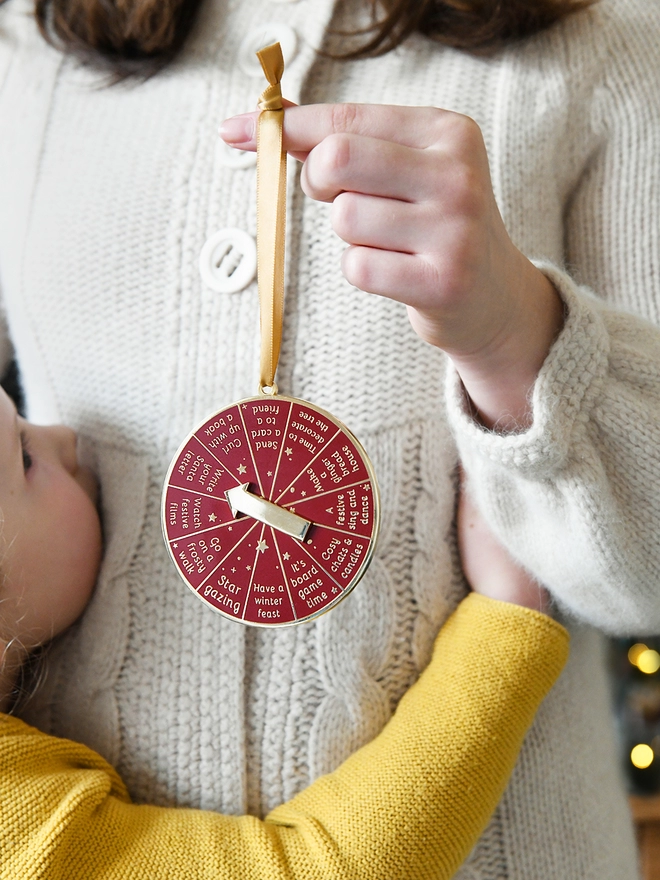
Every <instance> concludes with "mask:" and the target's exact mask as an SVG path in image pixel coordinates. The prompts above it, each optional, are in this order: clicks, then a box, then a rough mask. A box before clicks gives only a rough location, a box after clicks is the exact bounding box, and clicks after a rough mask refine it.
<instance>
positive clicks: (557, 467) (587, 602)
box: [446, 0, 660, 633]
mask: <svg viewBox="0 0 660 880" xmlns="http://www.w3.org/2000/svg"><path fill="white" fill-rule="evenodd" d="M610 9H611V12H610V15H611V17H612V18H611V20H610V22H609V25H610V26H609V28H606V29H605V31H604V33H603V36H602V37H601V39H602V40H607V41H608V43H607V51H605V52H604V57H605V59H606V60H605V64H604V77H603V79H602V81H601V82H600V83H599V85H598V87H597V88H596V90H595V92H594V94H593V96H591V102H590V105H589V106H587V107H585V108H584V116H585V117H587V118H591V120H592V122H591V125H592V128H593V132H592V133H593V134H594V138H595V142H596V143H597V144H598V148H597V150H596V153H595V155H590V156H589V157H588V162H587V163H586V165H585V167H584V168H583V171H582V174H581V176H580V179H579V182H578V185H577V186H576V187H575V189H574V191H573V192H571V193H570V194H569V197H568V199H567V200H566V204H565V206H564V207H565V217H566V226H565V241H566V263H567V265H569V266H570V267H571V273H572V277H571V276H569V275H568V274H566V273H565V272H563V271H561V270H560V269H558V268H556V267H553V266H551V265H549V264H547V263H538V265H539V266H540V268H541V269H542V270H543V271H544V272H545V273H546V274H547V275H548V277H549V278H550V279H551V280H552V281H553V283H554V284H555V286H556V288H557V290H558V291H559V293H560V295H561V296H562V298H563V300H564V303H565V306H566V313H567V319H566V324H565V327H564V329H563V332H562V333H561V335H560V337H559V338H558V340H557V342H556V344H555V345H554V347H553V349H552V350H551V352H550V354H549V356H548V358H547V359H546V363H545V364H544V366H543V368H542V370H541V372H540V374H539V377H538V380H537V382H536V385H535V387H534V389H533V397H532V407H533V425H532V427H531V429H530V430H528V431H527V432H526V433H523V434H518V435H500V434H497V433H494V432H489V431H487V430H485V429H483V428H482V427H481V426H479V425H477V424H476V423H475V422H474V420H473V419H472V417H471V415H470V413H469V411H468V409H467V407H466V406H465V399H464V394H463V391H462V388H461V385H460V381H459V380H458V378H457V376H456V373H455V372H454V371H451V372H450V374H449V375H448V381H447V387H446V390H447V404H448V410H449V418H450V421H451V424H452V426H453V430H454V433H455V435H456V438H457V442H458V446H459V450H460V455H461V458H462V460H463V462H464V465H465V468H466V470H467V472H468V474H469V477H470V482H471V486H472V489H473V491H474V493H475V495H476V497H477V500H478V503H479V506H480V507H481V508H482V510H483V511H484V512H485V513H486V515H487V517H488V519H489V520H490V522H491V524H492V525H493V528H494V530H495V531H496V533H497V534H498V535H499V536H500V538H501V539H502V540H503V542H504V543H505V544H506V545H507V546H508V547H509V548H510V550H511V551H512V552H513V554H514V555H515V556H516V557H517V558H518V559H519V560H521V561H522V562H523V563H524V564H525V565H526V566H527V567H528V568H529V569H530V571H532V572H533V573H534V574H535V576H537V577H538V578H539V579H540V580H541V581H542V582H543V583H545V584H547V585H548V586H549V588H550V589H551V590H552V592H553V593H554V595H555V597H556V598H557V599H558V600H559V601H560V603H562V604H563V605H564V606H565V607H566V608H567V609H568V610H569V611H570V612H572V613H573V614H575V615H577V616H578V617H580V618H581V619H583V620H586V621H588V622H590V623H592V624H595V625H597V626H599V627H601V628H603V629H605V630H607V631H611V632H619V633H624V632H633V631H639V632H643V631H658V629H660V600H659V599H658V589H657V585H658V581H659V580H660V532H659V531H658V528H657V523H658V514H659V513H660V495H659V494H658V486H660V331H658V329H657V327H656V326H655V325H656V324H658V323H660V320H659V319H660V163H659V161H658V156H660V100H659V99H658V77H659V75H660V10H659V9H658V6H657V5H656V4H649V3H640V2H638V0H621V2H618V3H616V4H611V6H610ZM575 278H578V279H579V280H580V281H583V282H587V283H588V285H589V287H588V288H587V287H586V286H584V285H582V284H578V283H576V281H575V280H574V279H575ZM592 290H593V291H595V294H594V293H592V292H591V291H592ZM633 313H635V314H636V316H635V317H633Z"/></svg>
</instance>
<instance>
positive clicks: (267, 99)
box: [257, 83, 284, 111]
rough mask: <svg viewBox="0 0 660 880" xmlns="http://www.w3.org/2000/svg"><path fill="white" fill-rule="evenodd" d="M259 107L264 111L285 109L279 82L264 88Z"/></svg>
mask: <svg viewBox="0 0 660 880" xmlns="http://www.w3.org/2000/svg"><path fill="white" fill-rule="evenodd" d="M257 107H258V108H259V110H262V111H263V110H283V109H284V105H283V104H282V89H281V87H280V84H279V83H274V85H272V86H268V88H266V89H264V90H263V92H262V93H261V95H260V96H259V102H258V103H257Z"/></svg>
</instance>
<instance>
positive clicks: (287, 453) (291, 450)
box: [284, 446, 293, 455]
mask: <svg viewBox="0 0 660 880" xmlns="http://www.w3.org/2000/svg"><path fill="white" fill-rule="evenodd" d="M284 452H285V453H286V455H293V449H291V447H290V446H287V448H286V449H285V450H284Z"/></svg>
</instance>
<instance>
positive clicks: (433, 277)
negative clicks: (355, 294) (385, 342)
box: [341, 245, 439, 309]
mask: <svg viewBox="0 0 660 880" xmlns="http://www.w3.org/2000/svg"><path fill="white" fill-rule="evenodd" d="M341 268H342V272H343V273H344V276H345V277H346V280H347V281H348V282H349V284H352V285H353V286H354V287H358V288H359V289H360V290H364V291H366V292H367V293H376V294H378V295H379V296H386V297H388V298H389V299H396V300H398V301H399V302H401V303H405V304H406V305H408V306H412V307H413V308H417V309H423V308H428V307H429V304H430V303H432V300H433V294H434V291H435V290H437V288H438V286H439V279H438V274H437V270H436V267H435V266H434V264H433V263H432V262H431V261H429V260H427V259H426V258H425V257H423V256H419V255H417V254H407V253H395V252H393V251H391V250H380V249H379V248H375V247H362V246H356V245H352V246H351V247H349V248H347V249H346V250H345V251H344V253H343V255H342V261H341Z"/></svg>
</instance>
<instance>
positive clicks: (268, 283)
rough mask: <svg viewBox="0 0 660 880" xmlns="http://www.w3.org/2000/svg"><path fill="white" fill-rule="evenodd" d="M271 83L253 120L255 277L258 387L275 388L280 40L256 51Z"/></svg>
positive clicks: (280, 227) (280, 291) (282, 159)
mask: <svg viewBox="0 0 660 880" xmlns="http://www.w3.org/2000/svg"><path fill="white" fill-rule="evenodd" d="M257 57H258V59H259V61H260V62H261V66H262V68H263V71H264V74H265V75H266V79H267V80H268V82H269V84H270V85H269V86H268V88H267V89H265V90H264V92H263V93H262V94H261V96H260V98H259V104H258V106H259V110H260V111H261V113H260V114H259V118H258V121H257V280H258V287H259V312H260V325H261V364H260V371H259V390H260V391H262V392H264V393H266V394H277V385H276V384H275V372H276V370H277V362H278V361H279V358H280V345H281V342H282V315H283V312H284V241H285V222H286V154H285V152H284V150H283V149H282V126H283V123H284V108H283V105H282V91H281V89H280V80H281V79H282V74H283V73H284V58H283V57H282V49H281V47H280V44H279V43H274V44H273V45H272V46H267V47H266V48H265V49H261V50H260V51H259V52H257Z"/></svg>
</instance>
